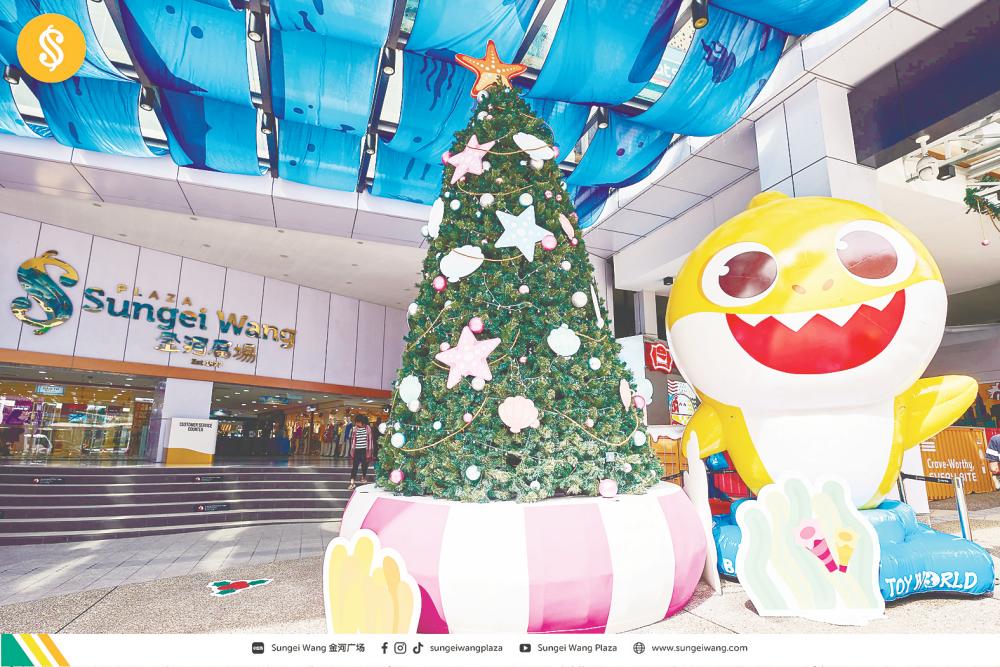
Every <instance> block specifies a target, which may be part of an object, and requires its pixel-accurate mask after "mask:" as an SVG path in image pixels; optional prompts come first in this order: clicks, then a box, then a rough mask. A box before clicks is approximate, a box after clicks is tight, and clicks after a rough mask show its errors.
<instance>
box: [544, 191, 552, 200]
mask: <svg viewBox="0 0 1000 667" xmlns="http://www.w3.org/2000/svg"><path fill="white" fill-rule="evenodd" d="M545 198H546V199H552V190H546V191H545Z"/></svg>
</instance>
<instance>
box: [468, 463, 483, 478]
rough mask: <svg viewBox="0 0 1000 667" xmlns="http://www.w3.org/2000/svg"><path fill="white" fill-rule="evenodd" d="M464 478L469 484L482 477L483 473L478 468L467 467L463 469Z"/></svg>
mask: <svg viewBox="0 0 1000 667" xmlns="http://www.w3.org/2000/svg"><path fill="white" fill-rule="evenodd" d="M465 476H466V477H468V478H469V481H470V482H475V481H476V480H478V479H479V478H480V477H482V476H483V473H482V472H480V470H479V466H469V467H468V468H466V469H465Z"/></svg>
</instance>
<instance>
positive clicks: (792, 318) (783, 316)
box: [772, 311, 816, 331]
mask: <svg viewBox="0 0 1000 667" xmlns="http://www.w3.org/2000/svg"><path fill="white" fill-rule="evenodd" d="M815 315H816V313H815V311H806V312H804V313H780V314H775V315H772V317H774V319H776V320H778V321H779V322H781V323H782V324H784V325H785V326H786V327H788V328H789V329H791V330H792V331H798V330H799V329H801V328H802V327H804V326H805V325H806V322H808V321H809V320H811V319H812V318H813V317H814V316H815Z"/></svg>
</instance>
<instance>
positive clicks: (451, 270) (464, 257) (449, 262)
mask: <svg viewBox="0 0 1000 667" xmlns="http://www.w3.org/2000/svg"><path fill="white" fill-rule="evenodd" d="M456 201H457V200H456ZM482 265H483V249H482V248H480V247H478V246H474V245H464V246H462V247H461V248H456V249H455V250H452V251H451V252H449V253H448V254H447V255H445V256H444V257H442V258H441V263H440V267H441V273H442V275H444V277H445V278H447V279H448V282H452V283H453V282H457V281H459V280H461V279H462V278H464V277H465V276H467V275H469V274H470V273H472V272H474V271H475V270H476V269H478V268H479V267H480V266H482Z"/></svg>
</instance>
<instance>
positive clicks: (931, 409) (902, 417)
mask: <svg viewBox="0 0 1000 667" xmlns="http://www.w3.org/2000/svg"><path fill="white" fill-rule="evenodd" d="M978 391H979V385H978V384H977V383H976V381H975V380H974V379H972V378H970V377H967V376H965V375H945V376H942V377H935V378H924V379H922V380H917V381H916V382H915V383H913V386H912V387H910V388H909V389H907V390H906V391H905V392H903V393H902V394H901V395H900V396H899V397H898V398H897V399H896V421H897V424H898V427H899V430H900V433H901V435H902V443H903V448H904V449H909V448H910V447H913V446H914V445H916V444H919V443H921V442H923V441H924V440H926V439H927V438H929V437H931V436H932V435H935V434H937V433H940V432H941V431H943V430H944V429H946V428H948V427H949V426H951V425H952V424H953V423H954V422H955V420H956V419H958V418H959V417H961V416H962V413H964V412H965V411H966V410H968V409H969V406H970V405H972V402H973V401H974V400H976V392H978Z"/></svg>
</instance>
